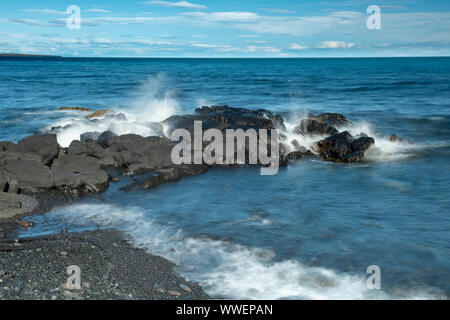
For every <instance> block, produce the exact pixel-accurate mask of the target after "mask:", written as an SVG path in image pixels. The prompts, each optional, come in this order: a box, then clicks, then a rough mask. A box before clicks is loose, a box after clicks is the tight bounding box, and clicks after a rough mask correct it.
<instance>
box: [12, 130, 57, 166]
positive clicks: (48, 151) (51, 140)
mask: <svg viewBox="0 0 450 320" xmlns="http://www.w3.org/2000/svg"><path fill="white" fill-rule="evenodd" d="M59 149H60V147H59V144H58V141H57V140H56V135H54V134H47V135H43V136H39V135H34V136H30V137H27V138H25V139H22V140H20V141H19V142H18V143H17V145H16V146H15V147H13V146H10V147H8V150H7V151H13V152H16V153H20V154H28V155H33V156H35V157H36V158H37V160H39V161H41V162H42V163H43V164H45V165H50V164H51V163H52V161H53V159H55V158H56V157H57V156H58V153H59Z"/></svg>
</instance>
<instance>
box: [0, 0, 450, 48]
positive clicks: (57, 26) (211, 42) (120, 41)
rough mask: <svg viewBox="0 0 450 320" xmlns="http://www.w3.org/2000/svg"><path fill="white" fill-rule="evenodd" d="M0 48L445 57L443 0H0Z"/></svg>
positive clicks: (449, 43) (448, 4)
mask: <svg viewBox="0 0 450 320" xmlns="http://www.w3.org/2000/svg"><path fill="white" fill-rule="evenodd" d="M72 5H75V6H77V7H79V8H80V17H81V20H80V29H73V28H68V26H67V20H68V18H70V17H71V16H72V14H68V13H67V9H68V7H69V6H72ZM371 5H376V6H378V7H379V9H380V15H379V21H380V27H381V28H379V29H377V28H375V29H373V28H372V29H369V28H368V26H367V20H368V19H369V21H370V22H372V23H373V22H374V21H375V20H374V18H373V16H371V14H372V13H373V12H370V13H367V8H368V7H369V6H371ZM72 13H73V11H72ZM72 21H75V22H76V20H73V19H72ZM72 25H73V24H72ZM72 25H71V26H72ZM0 53H26V54H51V55H62V56H67V57H72V56H73V57H384V56H395V57H396V56H449V55H450V1H449V0H436V1H433V0H431V1H430V0H428V1H427V0H396V1H391V0H370V1H363V0H343V1H331V0H323V1H311V0H307V1H301V0H297V1H292V0H290V1H288V0H259V1H258V0H248V1H246V0H242V1H235V0H230V1H227V0H221V1H217V0H192V1H146V0H143V1H135V0H134V1H133V0H120V1H118V0H93V1H87V0H70V1H64V0H40V1H34V0H15V1H6V0H2V1H1V3H0Z"/></svg>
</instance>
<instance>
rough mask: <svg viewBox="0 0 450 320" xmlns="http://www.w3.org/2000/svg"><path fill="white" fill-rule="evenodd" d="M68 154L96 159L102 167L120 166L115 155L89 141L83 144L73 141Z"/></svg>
mask: <svg viewBox="0 0 450 320" xmlns="http://www.w3.org/2000/svg"><path fill="white" fill-rule="evenodd" d="M67 153H68V154H69V155H85V156H88V157H91V158H94V159H95V160H96V161H97V162H98V163H99V164H100V165H102V166H118V164H117V162H116V160H115V158H114V155H113V153H112V152H110V150H108V149H106V148H104V147H103V146H102V145H101V144H99V143H97V142H95V141H92V140H88V141H86V142H85V143H81V142H80V141H78V140H74V141H72V143H71V144H70V146H69V148H68V150H67Z"/></svg>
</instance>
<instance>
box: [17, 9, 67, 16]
mask: <svg viewBox="0 0 450 320" xmlns="http://www.w3.org/2000/svg"><path fill="white" fill-rule="evenodd" d="M23 11H25V12H32V13H44V14H60V15H67V12H66V11H58V10H52V9H42V10H41V9H30V10H23Z"/></svg>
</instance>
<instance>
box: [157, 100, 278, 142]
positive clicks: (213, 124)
mask: <svg viewBox="0 0 450 320" xmlns="http://www.w3.org/2000/svg"><path fill="white" fill-rule="evenodd" d="M194 121H202V124H203V130H207V129H211V128H216V129H219V130H225V129H243V130H247V129H250V128H253V129H255V130H259V129H276V128H282V129H285V126H284V120H283V118H282V117H281V116H279V115H275V114H273V113H272V112H270V111H267V110H263V109H260V110H257V111H254V110H248V109H243V108H231V107H228V106H212V107H202V108H198V109H196V110H195V114H190V115H176V116H172V117H170V118H168V119H166V120H164V121H163V123H164V124H165V125H168V126H169V135H170V134H171V133H172V131H173V130H175V129H178V128H183V129H187V130H189V131H190V132H192V131H193V129H194Z"/></svg>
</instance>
